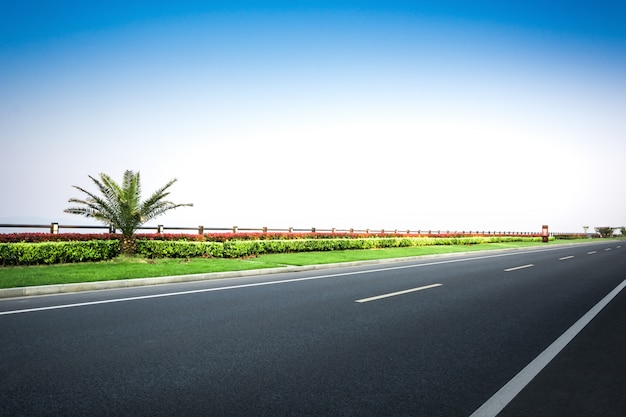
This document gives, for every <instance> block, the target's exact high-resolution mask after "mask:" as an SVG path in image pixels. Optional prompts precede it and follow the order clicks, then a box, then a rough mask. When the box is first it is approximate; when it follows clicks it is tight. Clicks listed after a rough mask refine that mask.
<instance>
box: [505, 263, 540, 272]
mask: <svg viewBox="0 0 626 417" xmlns="http://www.w3.org/2000/svg"><path fill="white" fill-rule="evenodd" d="M533 266H535V265H534V264H528V265H522V266H516V267H513V268H508V269H505V270H504V272H511V271H517V270H518V269H524V268H532V267H533Z"/></svg>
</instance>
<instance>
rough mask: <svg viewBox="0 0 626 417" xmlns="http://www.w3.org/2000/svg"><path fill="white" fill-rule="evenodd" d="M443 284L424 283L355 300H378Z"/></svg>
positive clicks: (364, 301) (362, 301)
mask: <svg viewBox="0 0 626 417" xmlns="http://www.w3.org/2000/svg"><path fill="white" fill-rule="evenodd" d="M442 285H443V284H432V285H425V286H423V287H418V288H411V289H408V290H403V291H396V292H391V293H388V294H382V295H376V296H374V297H369V298H361V299H360V300H355V302H357V303H367V302H368V301H374V300H380V299H382V298H388V297H394V296H396V295H402V294H408V293H410V292H415V291H421V290H427V289H429V288H436V287H441V286H442Z"/></svg>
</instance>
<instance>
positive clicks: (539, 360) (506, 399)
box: [470, 280, 626, 417]
mask: <svg viewBox="0 0 626 417" xmlns="http://www.w3.org/2000/svg"><path fill="white" fill-rule="evenodd" d="M624 287H626V280H624V281H622V283H621V284H619V285H618V286H617V287H615V288H614V289H613V291H611V292H610V293H609V294H607V295H606V297H604V298H603V299H602V300H600V302H599V303H598V304H596V305H595V306H593V307H592V308H591V310H589V311H588V312H587V313H585V315H584V316H582V317H581V318H580V319H579V320H578V321H577V322H576V323H574V325H572V327H570V328H569V329H567V330H566V331H565V333H563V334H562V335H561V336H560V337H559V338H558V339H556V340H555V341H554V342H553V343H552V344H551V345H550V346H548V348H547V349H546V350H544V351H543V352H541V353H540V354H539V356H537V357H536V358H535V359H534V360H533V361H532V362H531V363H529V364H528V365H526V367H525V368H524V369H522V370H521V371H520V373H518V374H517V375H515V376H514V377H513V379H511V380H510V381H509V382H508V383H507V384H506V385H504V386H503V387H502V388H500V390H498V392H496V393H495V394H494V395H493V396H492V397H491V398H489V399H488V400H487V402H485V403H484V404H483V405H482V406H480V408H479V409H478V410H476V411H474V412H473V413H472V415H470V417H495V416H496V415H498V413H500V411H502V410H503V409H504V407H506V406H507V405H508V404H509V403H510V402H511V401H512V400H513V398H515V397H516V396H517V394H519V393H520V391H522V389H524V388H525V387H526V386H527V385H528V384H529V383H530V381H532V380H533V378H535V377H536V376H537V374H539V372H541V370H543V368H545V367H546V366H547V365H548V364H549V363H550V362H551V361H552V359H554V358H555V357H556V355H558V354H559V353H560V352H561V350H563V348H565V346H567V345H568V344H569V342H571V341H572V340H573V339H574V337H576V335H578V333H580V332H581V330H582V329H584V328H585V326H587V324H589V322H590V321H591V320H593V318H594V317H595V316H597V315H598V313H599V312H600V311H601V310H602V309H603V308H604V307H606V305H607V304H608V303H610V302H611V300H613V299H614V298H615V297H616V296H617V294H619V293H620V291H622V290H623V289H624Z"/></svg>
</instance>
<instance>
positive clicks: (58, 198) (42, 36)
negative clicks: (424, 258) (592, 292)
mask: <svg viewBox="0 0 626 417" xmlns="http://www.w3.org/2000/svg"><path fill="white" fill-rule="evenodd" d="M154 3H156V4H154ZM292 3H293V2H278V1H277V2H200V1H196V2H194V1H177V2H171V3H168V2H136V1H126V2H115V1H114V2H107V3H106V5H104V4H100V3H95V2H94V3H93V5H90V4H89V2H71V1H65V2H64V1H61V2H55V4H54V5H51V4H49V3H47V2H45V3H41V4H40V3H34V2H28V1H22V2H12V1H10V2H4V3H2V5H1V6H0V141H1V144H2V164H1V165H0V192H1V193H2V196H3V204H2V205H0V219H17V218H21V219H40V220H41V221H44V222H49V221H59V222H61V223H65V224H68V223H71V224H77V223H85V222H87V223H89V221H87V220H83V219H81V218H79V217H76V216H71V215H67V214H64V213H63V209H64V208H66V207H68V206H69V204H68V203H67V200H68V199H69V198H70V197H78V196H79V195H78V194H77V192H76V191H75V190H74V189H72V188H71V185H79V186H82V187H89V186H90V183H89V179H88V177H87V176H88V175H94V176H95V175H97V174H98V173H100V172H105V173H107V174H109V175H111V176H113V177H114V178H119V179H121V177H122V174H123V172H124V170H126V169H132V170H136V171H137V170H138V171H140V172H141V174H142V178H143V182H144V191H145V192H146V194H147V193H148V192H150V191H152V190H154V189H156V188H157V187H159V186H160V185H163V184H164V183H165V182H167V181H168V180H169V179H171V178H173V177H176V178H178V179H179V182H178V183H176V184H175V186H174V187H173V188H172V191H173V192H172V195H171V197H172V200H174V201H176V202H192V203H194V207H193V208H183V209H180V210H177V211H174V212H171V213H170V214H167V215H166V216H164V217H162V218H161V219H159V220H158V221H157V222H156V223H162V224H165V225H172V226H197V225H205V226H207V227H211V226H212V227H229V226H233V225H238V226H240V227H261V226H269V227H289V226H294V227H296V228H307V227H313V226H315V227H318V228H330V227H337V228H349V227H355V228H372V229H375V228H387V229H395V228H398V229H409V228H410V229H414V230H415V229H422V230H424V229H435V230H436V229H442V230H448V229H449V230H454V229H457V230H517V231H535V230H538V229H539V228H540V227H541V225H542V224H549V225H550V226H551V228H552V230H554V231H582V226H591V227H594V226H604V225H611V226H622V225H626V197H624V196H623V193H622V192H621V187H622V186H623V184H624V183H625V181H624V180H626V174H625V173H624V169H623V168H622V166H623V164H622V163H621V159H623V156H624V155H625V154H626V152H625V151H626V141H625V140H624V136H625V133H626V121H625V120H626V118H624V116H623V115H624V114H626V27H625V26H624V25H623V22H624V18H625V17H626V6H623V5H621V4H620V3H618V2H602V1H595V2H591V1H585V2H568V3H551V4H548V5H545V4H542V3H540V2H520V3H519V4H517V5H506V4H505V3H504V2H471V3H469V2H453V1H443V2H441V1H437V2H435V1H423V2H393V1H391V2H299V3H298V6H297V7H295V6H293V5H292ZM4 221H6V220H4Z"/></svg>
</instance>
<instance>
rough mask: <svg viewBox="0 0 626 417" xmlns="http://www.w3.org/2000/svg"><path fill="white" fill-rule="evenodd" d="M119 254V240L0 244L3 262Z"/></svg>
mask: <svg viewBox="0 0 626 417" xmlns="http://www.w3.org/2000/svg"><path fill="white" fill-rule="evenodd" d="M119 253H120V242H119V240H90V241H88V242H44V243H0V264H1V265H2V266H12V265H37V264H48V265H49V264H59V263H73V262H90V261H104V260H108V259H112V258H114V257H116V256H117V255H119Z"/></svg>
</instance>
